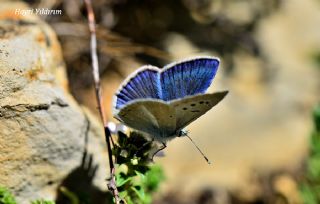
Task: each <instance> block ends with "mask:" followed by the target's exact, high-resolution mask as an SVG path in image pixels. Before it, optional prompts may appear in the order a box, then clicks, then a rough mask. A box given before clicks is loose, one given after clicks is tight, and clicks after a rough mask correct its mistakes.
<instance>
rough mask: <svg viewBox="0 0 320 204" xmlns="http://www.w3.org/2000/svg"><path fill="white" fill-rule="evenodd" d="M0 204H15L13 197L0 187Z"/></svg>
mask: <svg viewBox="0 0 320 204" xmlns="http://www.w3.org/2000/svg"><path fill="white" fill-rule="evenodd" d="M0 204H17V202H16V200H15V198H14V196H13V195H12V194H11V193H10V191H9V190H8V189H6V188H4V187H0Z"/></svg>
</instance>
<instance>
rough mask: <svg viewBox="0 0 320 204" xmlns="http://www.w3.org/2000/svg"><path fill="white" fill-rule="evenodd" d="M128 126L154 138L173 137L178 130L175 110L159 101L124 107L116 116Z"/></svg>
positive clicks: (135, 103)
mask: <svg viewBox="0 0 320 204" xmlns="http://www.w3.org/2000/svg"><path fill="white" fill-rule="evenodd" d="M116 117H117V118H118V119H120V120H121V121H122V122H123V123H124V124H126V125H127V126H129V127H131V128H134V129H136V130H140V131H143V132H146V133H148V134H150V135H152V136H154V137H165V136H169V135H173V134H174V133H175V130H176V118H175V115H174V109H173V108H172V107H171V106H170V105H168V104H167V103H165V102H161V101H159V100H152V99H150V100H141V101H136V102H133V103H131V104H129V105H126V106H124V107H123V108H122V109H121V110H120V111H119V113H118V115H117V116H116Z"/></svg>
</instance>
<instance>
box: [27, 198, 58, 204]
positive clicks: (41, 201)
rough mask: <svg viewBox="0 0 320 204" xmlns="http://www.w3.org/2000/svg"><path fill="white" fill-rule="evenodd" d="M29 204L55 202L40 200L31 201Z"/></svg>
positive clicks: (52, 203) (49, 203)
mask: <svg viewBox="0 0 320 204" xmlns="http://www.w3.org/2000/svg"><path fill="white" fill-rule="evenodd" d="M31 204H55V202H53V201H48V200H43V199H41V200H36V201H32V202H31Z"/></svg>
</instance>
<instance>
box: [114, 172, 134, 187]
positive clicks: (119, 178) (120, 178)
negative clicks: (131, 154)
mask: <svg viewBox="0 0 320 204" xmlns="http://www.w3.org/2000/svg"><path fill="white" fill-rule="evenodd" d="M130 180H131V178H130V177H129V178H125V176H123V174H122V173H120V174H116V185H117V187H121V186H123V185H124V184H126V183H127V182H129V181H130Z"/></svg>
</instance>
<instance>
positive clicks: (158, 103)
mask: <svg viewBox="0 0 320 204" xmlns="http://www.w3.org/2000/svg"><path fill="white" fill-rule="evenodd" d="M219 63H220V61H219V59H218V58H214V57H196V58H191V59H186V60H183V61H180V62H174V63H171V64H168V65H166V66H165V67H163V68H162V69H160V68H158V67H155V66H152V65H145V66H142V67H141V68H139V69H138V70H137V71H136V72H134V73H132V74H131V75H130V76H129V77H128V78H127V79H126V80H125V81H124V82H123V83H122V84H121V86H120V87H119V89H118V91H117V92H116V93H115V95H114V99H113V114H114V117H115V118H116V119H118V120H119V121H121V122H122V123H124V124H125V125H127V126H128V127H131V128H133V129H135V130H138V131H140V132H143V133H146V134H147V135H149V136H150V137H151V138H152V139H154V140H156V141H159V142H162V143H163V144H164V145H165V143H166V142H167V141H169V140H170V139H173V138H175V137H178V136H185V135H187V132H186V131H185V130H184V128H185V127H186V126H187V125H189V124H190V123H191V122H193V121H195V120H196V119H197V118H199V117H200V116H202V115H203V114H205V113H206V112H207V111H209V110H210V109H211V108H212V107H213V106H215V105H217V104H218V103H219V102H220V101H221V100H222V99H223V98H224V97H225V96H226V95H227V93H228V91H222V92H216V93H205V92H206V90H207V89H208V88H209V86H210V85H211V83H212V81H213V79H214V77H215V75H216V72H217V70H218V66H219Z"/></svg>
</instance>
